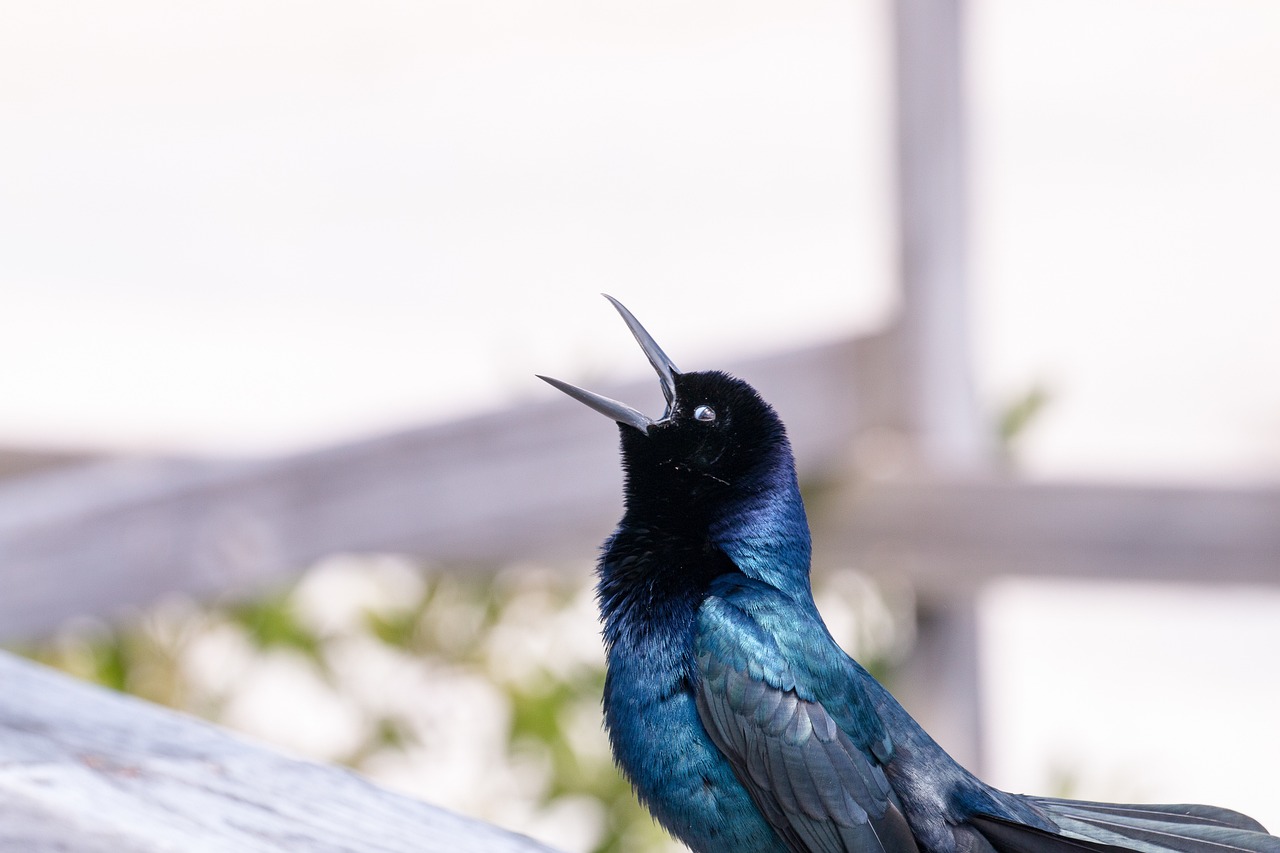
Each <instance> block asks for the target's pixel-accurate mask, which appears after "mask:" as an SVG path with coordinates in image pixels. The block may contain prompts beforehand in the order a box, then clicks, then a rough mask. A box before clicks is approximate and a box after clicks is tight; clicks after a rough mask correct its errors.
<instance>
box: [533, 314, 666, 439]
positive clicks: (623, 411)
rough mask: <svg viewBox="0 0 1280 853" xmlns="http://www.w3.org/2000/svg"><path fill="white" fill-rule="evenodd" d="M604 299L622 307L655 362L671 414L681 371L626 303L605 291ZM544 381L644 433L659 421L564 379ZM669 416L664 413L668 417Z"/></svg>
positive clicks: (628, 324)
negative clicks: (563, 380) (562, 380)
mask: <svg viewBox="0 0 1280 853" xmlns="http://www.w3.org/2000/svg"><path fill="white" fill-rule="evenodd" d="M604 298H605V299H608V300H609V301H610V302H612V303H613V307H614V308H617V309H618V313H619V314H621V315H622V319H623V320H624V321H625V322H626V324H627V328H628V329H630V330H631V334H632V335H634V336H635V339H636V342H637V343H639V344H640V349H642V350H644V354H645V356H647V357H648V359H649V363H650V364H651V365H653V369H654V370H655V371H657V373H658V381H659V382H661V383H662V396H663V397H666V399H667V414H670V412H671V408H672V406H673V405H674V403H675V399H676V376H677V375H678V374H679V373H680V371H679V370H676V366H675V365H674V364H672V363H671V359H669V358H667V354H666V353H664V352H663V351H662V348H661V347H659V346H658V344H657V343H656V342H655V341H654V339H653V337H652V336H651V335H650V334H649V333H648V332H646V331H645V328H644V326H641V325H640V321H639V320H637V319H636V318H635V317H634V316H633V315H632V313H631V312H630V311H628V310H627V308H626V306H625V305H623V304H622V303H621V302H619V301H618V300H616V299H614V298H613V297H612V296H610V295H609V294H607V293H606V294H604ZM538 378H539V379H541V380H542V381H543V382H546V383H548V384H550V385H552V386H554V387H556V388H559V389H560V390H561V391H563V392H564V393H566V394H568V395H569V396H570V397H572V398H573V399H575V400H577V401H578V402H580V403H586V404H587V405H588V406H590V407H591V408H593V409H595V410H596V411H597V412H599V413H600V414H602V415H605V416H606V417H608V418H610V419H612V420H615V421H617V422H618V423H620V424H627V425H628V426H633V427H635V428H636V429H638V430H640V431H641V432H643V433H648V432H649V427H651V426H653V425H654V424H656V423H658V421H655V420H653V419H652V418H650V417H649V416H648V415H645V414H643V413H641V412H638V411H636V410H635V409H633V408H631V407H630V406H628V405H626V404H625V403H619V402H618V401H617V400H610V399H609V398H608V397H602V396H601V395H599V394H596V393H594V392H591V391H587V390H585V389H583V388H579V387H578V386H576V385H570V384H569V383H568V382H561V381H560V380H559V379H552V378H550V377H549V376H541V375H539V376H538ZM666 416H667V415H665V414H664V415H663V417H664V418H665V417H666Z"/></svg>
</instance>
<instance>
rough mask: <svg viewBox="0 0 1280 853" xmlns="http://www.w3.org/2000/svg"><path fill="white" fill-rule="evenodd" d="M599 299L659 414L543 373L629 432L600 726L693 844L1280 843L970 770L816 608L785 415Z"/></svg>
mask: <svg viewBox="0 0 1280 853" xmlns="http://www.w3.org/2000/svg"><path fill="white" fill-rule="evenodd" d="M605 296H606V298H607V299H609V301H610V302H611V303H612V304H613V306H614V308H616V309H617V311H618V313H619V314H621V316H622V319H623V320H624V322H625V323H626V325H627V327H628V328H629V329H630V331H631V333H632V335H633V336H634V337H635V339H636V341H637V342H638V343H639V345H640V348H641V350H643V352H644V354H645V355H646V356H647V357H648V360H649V363H650V364H651V366H652V367H653V369H654V370H655V371H656V373H657V375H658V380H659V383H660V385H661V387H662V392H663V395H664V397H665V399H666V410H665V412H664V413H663V415H662V416H661V417H658V418H651V417H649V416H647V415H645V414H643V413H641V412H640V411H638V410H636V409H634V408H632V407H630V406H628V405H626V404H624V403H620V402H618V401H617V400H613V399H610V398H608V397H604V396H601V395H599V394H596V393H594V392H591V391H587V390H585V389H582V388H579V387H577V386H574V385H571V384H569V383H567V382H563V381H561V380H558V379H552V378H549V377H546V376H540V375H539V376H538V378H540V379H542V380H544V381H546V382H548V383H549V384H551V385H552V386H554V387H555V388H557V389H559V390H560V391H563V392H564V393H566V394H568V395H569V396H570V397H572V398H574V399H575V400H578V401H579V402H581V403H584V404H586V405H587V406H589V407H590V408H592V409H594V410H596V411H597V412H599V413H601V414H603V415H605V416H606V417H608V418H610V419H611V420H613V421H615V422H616V423H617V424H618V427H619V433H620V449H621V457H622V469H623V474H624V476H623V499H624V500H623V505H624V506H623V515H622V519H621V520H620V522H619V523H618V526H617V528H616V529H615V530H614V532H613V533H612V535H610V536H609V537H608V538H607V539H606V540H605V542H604V544H603V546H602V548H601V552H600V556H599V561H598V564H597V571H596V574H597V586H596V597H597V602H598V606H599V610H600V617H601V623H602V635H603V642H604V647H605V659H606V676H605V684H604V693H603V700H602V705H603V711H604V724H605V728H606V729H607V732H608V737H609V742H610V746H611V748H612V751H613V756H614V759H615V761H616V763H617V764H618V766H619V768H620V769H621V771H622V773H623V775H625V776H626V777H627V779H628V780H629V781H630V783H631V785H632V787H633V789H634V791H635V793H636V795H637V796H638V798H639V799H640V801H641V802H642V803H643V804H644V805H645V806H646V807H647V808H648V810H649V812H650V813H651V814H652V815H653V817H654V818H655V819H656V820H657V821H658V823H660V824H661V825H662V826H663V827H665V829H666V830H667V831H668V832H670V833H671V835H673V836H674V837H675V838H676V839H678V840H679V841H681V842H683V843H684V844H685V845H686V846H687V847H689V848H690V849H691V850H693V851H696V853H766V851H768V853H775V852H776V851H789V853H810V851H822V853H834V851H849V853H1115V851H1126V850H1128V851H1136V853H1246V852H1247V853H1280V838H1277V837H1276V836H1273V835H1269V834H1267V831H1266V830H1265V829H1264V828H1263V827H1262V825H1261V824H1259V823H1258V822H1257V821H1255V820H1253V819H1252V818H1249V817H1247V816H1245V815H1243V814H1240V813H1238V812H1235V811H1231V810H1228V809H1224V808H1217V807H1213V806H1203V805H1127V804H1111V803H1100V802H1089V801H1077V800H1066V799H1057V798H1052V797H1039V796H1030V795H1024V794H1011V793H1006V792H1004V791H1001V790H998V789H996V788H994V787H992V786H989V785H987V784H986V783H984V782H982V781H981V780H980V779H978V778H977V776H975V775H974V774H973V773H971V772H969V771H968V770H967V769H965V768H964V767H962V766H961V765H960V764H959V763H958V762H956V761H955V760H954V759H953V758H952V757H951V756H950V755H948V754H947V752H946V751H945V750H944V749H942V747H940V746H939V745H938V744H937V743H936V742H935V741H934V740H933V738H931V737H930V736H929V734H928V733H926V732H925V731H924V729H923V728H922V727H921V726H920V725H919V724H918V723H917V722H916V721H915V720H914V719H913V718H912V717H911V716H910V714H908V713H907V711H906V710H905V709H904V708H903V707H902V705H900V704H899V703H898V701H897V700H896V699H895V698H894V697H893V696H892V695H891V694H890V693H889V691H888V690H887V689H886V688H885V687H884V686H882V685H881V684H880V683H879V682H878V681H877V680H876V679H875V678H874V677H872V676H871V675H870V674H869V673H868V672H867V670H866V669H864V668H863V667H862V666H861V665H860V664H858V663H857V662H856V661H855V660H853V659H852V658H851V657H849V656H848V655H847V654H846V653H845V652H844V651H843V650H842V649H841V648H840V646H839V645H838V644H837V643H836V641H835V640H834V639H833V638H832V636H831V633H830V632H829V631H828V630H827V627H826V625H825V624H824V623H823V620H822V617H821V615H820V614H819V612H818V609H817V606H816V605H815V603H814V599H813V593H812V589H811V586H810V578H809V572H810V558H811V550H812V547H811V539H810V532H809V525H808V522H807V520H806V517H805V509H804V503H803V501H802V499H801V494H800V489H799V485H798V481H797V477H796V467H795V461H794V456H793V454H792V450H791V445H790V442H789V439H788V437H787V431H786V428H785V426H784V424H783V422H782V420H781V419H780V418H779V416H778V414H777V413H776V412H775V411H774V409H773V408H772V407H771V406H770V405H769V404H768V403H766V402H765V401H764V400H763V399H762V398H761V397H760V395H759V394H758V393H757V392H756V391H755V389H754V388H752V387H751V386H750V385H748V384H747V383H746V382H744V381H742V380H740V379H738V378H735V377H733V376H730V375H729V374H727V373H724V372H721V371H714V370H712V371H699V372H688V373H683V372H681V371H679V370H677V369H676V366H675V364H674V363H673V362H672V361H671V359H670V358H669V357H668V356H667V355H666V354H665V353H664V352H663V351H662V349H661V348H660V347H659V346H658V344H657V343H656V342H655V341H654V339H653V338H652V336H650V334H649V333H648V332H647V331H646V330H645V329H644V327H643V326H642V325H641V324H640V322H639V321H638V320H636V318H635V317H634V316H633V315H632V314H631V312H630V311H628V310H627V309H626V307H624V306H623V305H622V303H621V302H619V301H617V300H616V299H614V298H613V297H611V296H608V295H607V294H605ZM1206 748H1218V749H1240V748H1242V744H1239V743H1237V744H1234V745H1231V744H1224V743H1222V742H1219V744H1218V746H1216V747H1215V746H1213V745H1212V744H1211V743H1207V744H1206Z"/></svg>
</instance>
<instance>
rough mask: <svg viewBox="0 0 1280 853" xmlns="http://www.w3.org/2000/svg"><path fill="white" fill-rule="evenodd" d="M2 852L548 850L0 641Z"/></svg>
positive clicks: (545, 852) (502, 852) (536, 852)
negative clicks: (43, 663)
mask: <svg viewBox="0 0 1280 853" xmlns="http://www.w3.org/2000/svg"><path fill="white" fill-rule="evenodd" d="M439 770H440V772H441V773H448V772H449V768H447V767H441V768H439ZM0 851H3V853H54V851H75V853H285V851H288V853H298V851H307V853H433V852H434V851H440V853H454V851H461V853H549V851H550V848H548V847H545V846H543V845H541V844H538V843H536V842H534V841H532V840H530V839H528V838H526V837H524V836H520V835H516V834H513V833H509V832H506V831H504V830H501V829H498V828H496V827H493V826H490V825H488V824H484V823H480V822H478V821H474V820H470V819H467V818H463V817H460V816H458V815H455V814H452V813H450V812H446V811H443V810H441V809H437V808H435V807H433V806H429V805H426V804H425V803H421V802H418V801H416V800H412V799H410V798H408V797H403V796H400V795H398V794H393V793H390V792H387V791H385V790H382V789H380V788H378V787H376V786H374V785H373V784H371V783H369V782H368V781H366V780H364V779H363V778H361V777H359V776H357V775H355V774H354V773H351V772H349V771H346V770H342V769H338V768H334V767H325V766H321V765H317V764H311V763H308V762H304V761H297V760H294V759H291V758H286V757H284V756H281V755H279V754H277V753H274V752H271V751H270V750H267V749H264V748H262V747H259V746H254V745H251V744H249V743H246V742H244V741H241V740H239V739H237V738H235V737H233V736H231V735H229V734H228V733H226V732H224V731H222V730H220V729H218V728H216V727H214V726H211V725H209V724H207V723H203V722H200V721H197V720H194V719H191V718H189V717H186V716H184V715H181V714H177V713H174V712H172V711H168V710H165V709H162V708H159V707H156V706H154V705H149V704H148V703H146V702H142V701H140V700H137V699H133V698H130V697H127V696H123V695H120V694H116V693H112V692H110V691H107V690H104V689H102V688H98V687H93V686H91V685H87V684H83V683H80V682H78V681H75V680H73V679H70V678H67V677H66V676H63V675H60V674H58V673H55V672H53V671H51V670H48V669H45V668H43V667H40V666H37V665H36V664H32V663H30V662H28V661H24V660H20V659H17V658H13V657H11V656H8V655H5V654H3V653H0Z"/></svg>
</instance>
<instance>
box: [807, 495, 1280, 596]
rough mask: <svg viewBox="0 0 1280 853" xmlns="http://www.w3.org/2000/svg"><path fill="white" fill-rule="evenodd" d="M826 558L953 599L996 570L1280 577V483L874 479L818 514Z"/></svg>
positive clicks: (1216, 579)
mask: <svg viewBox="0 0 1280 853" xmlns="http://www.w3.org/2000/svg"><path fill="white" fill-rule="evenodd" d="M813 516H814V520H815V528H816V529H817V530H818V531H819V532H818V533H817V534H815V558H816V559H817V560H819V561H821V562H824V563H827V562H834V563H836V564H839V565H849V564H852V565H855V566H858V567H861V568H863V569H866V570H868V571H872V572H877V571H878V572H894V573H899V572H900V573H903V574H905V575H906V576H907V577H909V578H910V579H911V582H912V583H913V584H914V585H915V586H916V588H917V589H918V590H920V591H921V593H922V594H923V595H925V596H933V597H935V598H938V597H946V596H949V595H951V594H952V593H953V592H954V591H955V590H956V589H957V588H960V589H963V588H966V587H968V588H972V587H974V586H976V585H977V584H980V583H981V582H982V581H984V580H986V579H988V578H991V577H996V576H1008V575H1022V576H1037V577H1056V578H1090V579H1117V580H1150V581H1182V582H1199V583H1242V584H1276V583H1280V522H1278V521H1277V520H1278V519H1280V487H1276V486H1258V487H1255V488H1236V489H1219V488H1196V487H1182V488H1177V487H1155V486H1126V485H1122V484H1110V483H1108V484H1097V483H1026V482H1020V481H1014V480H953V481H936V480H927V481H926V480H918V481H904V482H883V483H865V484H862V485H860V486H855V487H851V488H848V489H845V490H843V491H841V492H840V493H839V494H836V495H833V496H831V497H830V498H829V499H827V500H825V501H824V502H823V503H822V505H821V506H820V507H818V508H817V509H816V511H815V512H814V513H813Z"/></svg>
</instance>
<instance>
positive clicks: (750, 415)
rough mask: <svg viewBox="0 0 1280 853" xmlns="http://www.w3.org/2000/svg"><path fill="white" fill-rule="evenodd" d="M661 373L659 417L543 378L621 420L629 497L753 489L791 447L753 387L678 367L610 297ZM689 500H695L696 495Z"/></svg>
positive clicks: (671, 498) (674, 500)
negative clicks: (663, 405) (662, 409)
mask: <svg viewBox="0 0 1280 853" xmlns="http://www.w3.org/2000/svg"><path fill="white" fill-rule="evenodd" d="M605 298H606V299H608V300H609V301H610V302H612V303H613V306H614V308H616V309H618V313H619V314H621V315H622V319H623V320H624V321H625V322H626V324H627V327H628V328H629V329H630V330H631V333H632V335H634V336H635V339H636V341H637V342H638V343H639V344H640V348H641V349H642V350H643V351H644V354H645V355H646V356H647V357H648V359H649V363H650V364H651V365H653V368H654V370H655V371H656V372H657V374H658V381H659V383H660V384H661V386H662V393H663V396H664V397H665V398H666V401H667V408H666V411H665V412H664V413H663V414H662V416H661V417H659V418H651V417H649V416H648V415H645V414H644V413H642V412H640V411H638V410H636V409H634V408H632V407H631V406H628V405H626V404H625V403H620V402H618V401H617V400H612V399H609V398H608V397H604V396H601V395H599V394H596V393H594V392H592V391H587V390H585V389H583V388H579V387H577V386H575V385H570V384H569V383H567V382H562V381H560V380H558V379H551V378H548V377H546V376H540V377H539V378H540V379H542V380H544V381H545V382H547V383H549V384H551V385H552V386H554V387H556V388H558V389H560V390H561V391H563V392H564V393H566V394H568V395H569V396H570V397H573V398H574V399H575V400H578V401H579V402H581V403H584V404H586V405H587V406H590V407H591V408H592V409H595V410H596V411H597V412H600V413H601V414H603V415H605V416H606V417H608V418H610V419H611V420H614V421H616V422H617V423H618V424H619V425H620V426H621V433H622V456H623V464H624V467H625V469H626V472H627V492H628V499H629V502H634V501H636V500H645V499H646V498H648V499H652V500H654V501H658V502H661V503H663V504H665V505H667V506H669V507H671V508H673V509H686V510H687V509H689V508H690V507H691V506H692V505H693V504H694V503H701V502H702V501H701V500H699V499H705V498H710V497H715V496H718V495H726V496H727V495H731V494H732V493H734V492H735V491H739V490H742V489H750V488H753V487H754V486H757V485H758V480H759V479H760V478H761V477H762V476H766V475H767V474H768V473H769V469H771V468H773V467H776V466H773V465H770V463H771V462H773V461H775V458H776V456H777V453H778V451H785V453H784V456H785V467H787V468H788V469H789V468H790V449H789V447H788V446H787V441H786V431H785V429H784V427H783V425H782V421H781V420H780V419H779V418H778V416H777V414H775V413H774V411H773V408H772V407H770V406H769V404H768V403H766V402H765V401H764V400H762V399H761V398H760V395H759V394H757V393H756V392H755V390H754V389H753V388H752V387H751V386H750V385H748V384H747V383H745V382H743V381H742V380H740V379H736V378H734V377H732V376H730V375H728V374H726V373H722V372H720V371H703V372H697V373H681V372H680V371H679V370H677V369H676V366H675V364H674V363H673V362H672V361H671V359H670V358H669V357H668V356H667V354H666V353H664V352H663V351H662V348H661V347H659V346H658V344H657V342H655V341H654V339H653V337H652V336H651V335H650V334H649V333H648V332H647V331H645V328H644V327H643V326H642V325H640V321H638V320H637V319H636V318H635V316H633V315H632V313H631V312H630V311H628V310H627V309H626V307H625V306H623V305H622V303H620V302H618V300H616V299H614V298H613V297H612V296H608V295H606V297H605ZM686 498H692V499H694V500H693V501H690V500H687V499H686Z"/></svg>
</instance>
